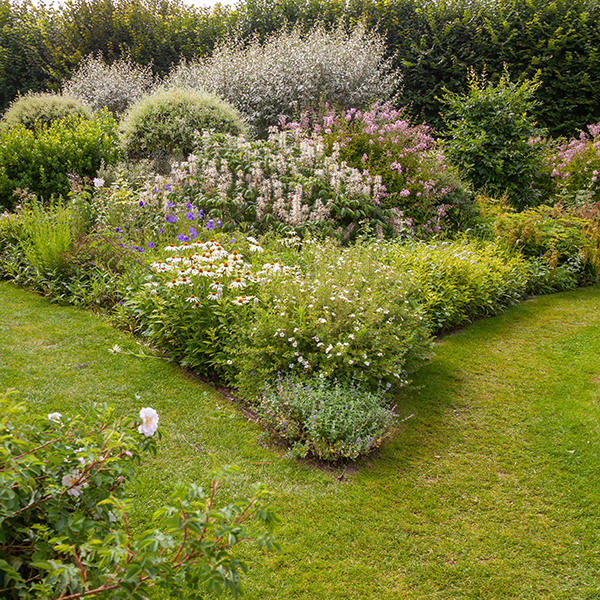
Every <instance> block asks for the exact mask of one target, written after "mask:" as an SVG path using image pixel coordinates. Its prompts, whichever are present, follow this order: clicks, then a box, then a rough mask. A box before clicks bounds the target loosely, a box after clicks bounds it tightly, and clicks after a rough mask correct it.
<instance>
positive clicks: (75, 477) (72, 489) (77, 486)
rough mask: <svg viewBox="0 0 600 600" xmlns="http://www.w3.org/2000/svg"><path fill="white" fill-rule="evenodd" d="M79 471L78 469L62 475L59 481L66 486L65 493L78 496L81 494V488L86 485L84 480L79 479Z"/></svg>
mask: <svg viewBox="0 0 600 600" xmlns="http://www.w3.org/2000/svg"><path fill="white" fill-rule="evenodd" d="M80 479H81V473H80V472H79V471H71V472H70V473H67V474H66V475H63V478H62V479H61V483H62V484H63V485H66V486H67V494H68V495H69V496H74V497H75V498H78V497H79V496H80V495H81V489H82V488H85V487H87V482H86V481H80Z"/></svg>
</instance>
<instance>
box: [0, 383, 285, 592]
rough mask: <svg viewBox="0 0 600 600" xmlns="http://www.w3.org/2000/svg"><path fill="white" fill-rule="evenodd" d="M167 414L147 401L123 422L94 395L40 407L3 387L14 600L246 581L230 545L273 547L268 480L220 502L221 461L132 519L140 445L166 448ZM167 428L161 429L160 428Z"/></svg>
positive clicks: (0, 531)
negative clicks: (127, 490)
mask: <svg viewBox="0 0 600 600" xmlns="http://www.w3.org/2000/svg"><path fill="white" fill-rule="evenodd" d="M158 420H159V416H158V414H157V413H156V411H154V410H153V409H151V408H148V407H147V408H142V409H141V410H140V414H139V417H138V416H135V417H130V418H128V419H126V420H125V421H123V422H121V423H118V422H116V421H115V418H114V417H113V412H112V409H110V408H108V407H107V406H106V405H102V406H99V405H93V406H92V407H91V408H90V409H89V410H88V411H87V413H86V414H85V415H84V416H80V415H77V416H74V417H72V418H69V417H68V416H66V415H61V414H60V413H58V412H53V413H50V414H48V416H47V417H46V416H42V415H35V414H34V413H32V412H31V411H27V410H26V409H25V407H24V406H22V405H19V404H17V403H16V402H15V401H14V400H13V399H12V398H11V397H10V396H9V395H8V394H5V395H4V396H2V397H0V500H1V502H0V593H1V594H2V598H6V599H10V600H13V599H14V600H16V599H22V600H34V599H35V600H49V599H51V598H57V597H60V598H68V599H69V600H75V599H77V598H83V597H95V596H98V595H102V597H107V596H106V594H107V593H108V594H110V597H111V598H114V599H117V598H123V599H125V598H127V599H129V598H133V599H139V600H141V599H142V598H144V597H147V594H148V590H149V589H150V588H151V587H162V588H166V589H167V590H168V592H169V593H177V594H182V593H185V594H187V593H189V592H195V593H196V594H198V593H201V592H203V591H206V590H208V591H212V592H215V593H216V594H220V593H222V592H223V591H226V590H228V591H230V592H231V593H232V594H233V595H234V596H237V595H238V594H239V593H240V592H241V591H242V584H241V580H240V575H241V573H242V572H244V571H245V566H244V565H243V563H242V562H241V561H240V560H238V559H237V558H236V557H235V556H233V555H232V553H231V549H232V548H233V546H235V545H236V544H238V543H239V542H242V541H244V540H253V541H255V542H256V543H257V544H258V546H259V547H264V548H266V549H268V550H270V549H273V548H276V545H275V544H274V542H273V541H272V539H271V535H270V533H269V530H270V528H271V526H272V525H273V523H274V521H275V520H276V517H275V515H274V513H273V512H272V509H271V508H270V506H269V504H268V501H267V493H266V491H265V488H264V486H262V485H260V484H258V485H256V486H253V489H252V493H251V495H250V497H249V498H244V499H240V500H237V501H234V502H232V503H230V504H227V505H222V506H219V504H218V502H217V487H218V483H219V480H220V479H221V478H222V476H223V475H225V474H226V473H227V472H228V471H230V470H232V469H231V468H228V467H226V468H221V469H215V470H214V471H213V472H212V473H211V474H210V475H209V477H210V479H209V481H210V483H209V485H208V487H207V488H206V489H205V488H203V487H202V486H201V485H197V484H180V485H178V486H176V487H175V489H174V490H173V493H172V494H171V496H170V498H169V500H168V502H167V504H166V505H165V506H163V507H161V508H159V509H158V510H157V511H156V512H155V513H154V515H153V518H152V521H153V523H152V526H151V527H150V528H148V529H146V530H144V531H141V532H134V531H132V529H130V527H129V524H128V518H127V515H128V512H129V506H128V502H127V500H126V499H125V497H124V484H125V482H126V481H127V480H130V479H131V477H132V476H133V472H134V469H133V467H134V465H135V464H136V463H137V464H139V463H140V462H141V458H142V454H143V453H144V452H146V451H150V452H152V453H154V454H156V452H157V444H156V441H155V439H154V437H155V436H154V434H155V433H156V431H157V428H158ZM158 435H159V436H160V432H159V433H158Z"/></svg>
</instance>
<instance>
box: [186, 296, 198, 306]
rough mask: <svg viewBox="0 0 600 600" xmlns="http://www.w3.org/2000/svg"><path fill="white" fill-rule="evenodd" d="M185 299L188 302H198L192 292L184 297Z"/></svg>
mask: <svg viewBox="0 0 600 600" xmlns="http://www.w3.org/2000/svg"><path fill="white" fill-rule="evenodd" d="M185 301H186V302H189V303H190V304H198V298H197V297H196V296H194V294H190V297H189V298H186V299H185Z"/></svg>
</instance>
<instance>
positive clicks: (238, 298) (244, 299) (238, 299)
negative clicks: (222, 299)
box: [232, 296, 254, 304]
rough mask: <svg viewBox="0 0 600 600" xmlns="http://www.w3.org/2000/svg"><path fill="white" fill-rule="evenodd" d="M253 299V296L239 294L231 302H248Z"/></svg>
mask: <svg viewBox="0 0 600 600" xmlns="http://www.w3.org/2000/svg"><path fill="white" fill-rule="evenodd" d="M253 299H254V296H239V297H237V298H236V299H235V300H233V301H232V302H233V303H234V304H248V302H250V301H252V300H253Z"/></svg>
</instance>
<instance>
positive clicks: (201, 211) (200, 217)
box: [198, 209, 204, 220]
mask: <svg viewBox="0 0 600 600" xmlns="http://www.w3.org/2000/svg"><path fill="white" fill-rule="evenodd" d="M202 217H204V210H203V209H200V210H199V211H198V220H200V219H202Z"/></svg>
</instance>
